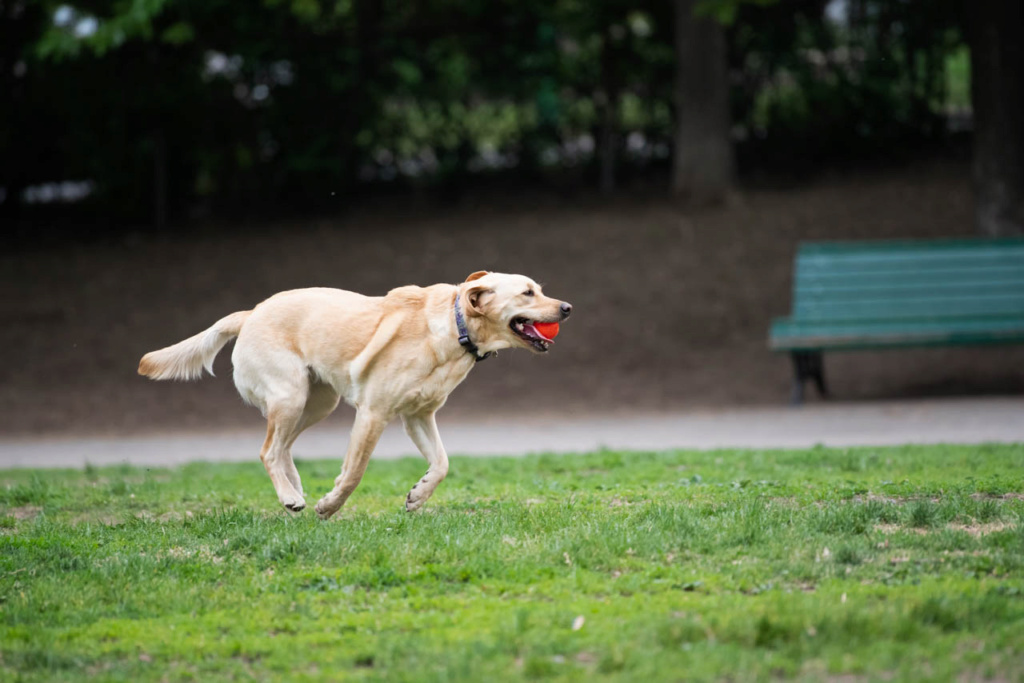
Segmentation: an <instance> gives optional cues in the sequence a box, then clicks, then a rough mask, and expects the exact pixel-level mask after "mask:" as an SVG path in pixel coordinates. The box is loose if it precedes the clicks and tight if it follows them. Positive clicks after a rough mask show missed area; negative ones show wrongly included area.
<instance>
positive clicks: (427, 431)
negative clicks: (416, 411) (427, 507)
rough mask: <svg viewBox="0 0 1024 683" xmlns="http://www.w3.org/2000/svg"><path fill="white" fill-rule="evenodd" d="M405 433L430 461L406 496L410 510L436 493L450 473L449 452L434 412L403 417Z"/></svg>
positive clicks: (416, 508)
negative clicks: (425, 471)
mask: <svg viewBox="0 0 1024 683" xmlns="http://www.w3.org/2000/svg"><path fill="white" fill-rule="evenodd" d="M402 422H403V423H404V424H405V433H406V434H408V435H409V438H411V439H412V442H413V443H414V444H416V448H418V449H419V451H420V453H422V454H423V457H424V458H426V459H427V462H429V463H430V467H429V468H427V473H426V474H424V475H423V478H422V479H420V480H419V481H418V482H417V483H416V485H415V486H413V487H412V490H411V491H409V495H408V496H406V497H405V509H406V510H408V511H409V512H412V511H413V510H418V509H419V508H420V506H422V505H423V504H424V503H425V502H427V499H428V498H430V496H431V495H432V494H433V493H434V489H436V488H437V486H438V484H440V483H441V482H442V481H444V478H445V476H447V475H448V454H447V453H445V451H444V444H442V443H441V435H440V434H439V433H438V431H437V421H436V420H435V419H434V413H426V414H421V415H405V416H403V417H402Z"/></svg>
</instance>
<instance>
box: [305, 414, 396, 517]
mask: <svg viewBox="0 0 1024 683" xmlns="http://www.w3.org/2000/svg"><path fill="white" fill-rule="evenodd" d="M387 424H388V418H387V417H385V416H384V415H382V414H380V413H377V412H374V411H373V410H370V409H369V408H365V407H364V408H359V409H358V410H357V411H356V421H355V424H354V425H353V426H352V434H351V436H349V441H348V451H347V452H346V453H345V462H344V463H343V464H342V466H341V474H339V475H338V477H337V478H336V479H335V480H334V488H333V489H331V490H330V491H329V492H328V493H327V494H326V495H324V497H323V498H321V499H320V501H319V502H318V503H317V504H316V508H315V509H316V514H318V515H319V516H320V519H330V517H331V515H333V514H334V513H335V512H337V511H338V510H340V509H341V506H342V505H344V504H345V501H346V500H348V497H349V496H350V495H352V492H353V491H355V490H356V487H357V486H359V482H360V481H362V479H363V473H364V472H365V471H366V464H367V463H368V462H369V461H370V456H371V455H373V449H374V448H375V447H376V446H377V441H379V440H380V435H381V433H382V432H383V431H384V427H386V426H387Z"/></svg>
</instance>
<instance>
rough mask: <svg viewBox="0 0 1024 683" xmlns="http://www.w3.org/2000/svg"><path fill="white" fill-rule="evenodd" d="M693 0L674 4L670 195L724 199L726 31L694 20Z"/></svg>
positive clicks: (728, 186)
mask: <svg viewBox="0 0 1024 683" xmlns="http://www.w3.org/2000/svg"><path fill="white" fill-rule="evenodd" d="M697 4H698V0H675V43H676V130H675V156H674V158H673V163H672V192H673V193H674V194H677V195H682V196H685V197H687V198H689V199H690V200H692V201H697V202H700V203H705V202H717V201H721V200H722V199H724V198H726V197H727V196H728V194H729V193H730V191H731V190H732V186H733V177H734V172H735V171H734V161H733V151H732V141H731V139H730V127H731V126H730V122H729V71H728V63H727V54H726V44H725V32H724V31H723V30H722V27H721V25H720V24H719V23H718V22H716V21H715V20H714V19H710V18H704V17H695V16H694V15H693V8H694V6H695V5H697Z"/></svg>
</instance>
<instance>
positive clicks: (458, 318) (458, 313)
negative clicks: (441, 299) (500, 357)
mask: <svg viewBox="0 0 1024 683" xmlns="http://www.w3.org/2000/svg"><path fill="white" fill-rule="evenodd" d="M455 327H456V328H457V329H458V331H459V345H460V346H461V347H462V348H464V349H466V350H467V351H469V352H470V353H471V354H473V357H474V358H476V362H477V363H479V362H480V361H482V360H487V359H488V358H490V357H491V356H495V355H497V354H495V353H494V352H493V351H488V352H487V353H485V354H484V355H482V356H481V355H480V349H478V348H477V346H476V344H474V343H473V340H472V339H470V338H469V330H468V329H467V328H466V320H465V318H463V317H462V309H461V308H459V293H458V292H455Z"/></svg>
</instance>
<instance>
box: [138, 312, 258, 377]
mask: <svg viewBox="0 0 1024 683" xmlns="http://www.w3.org/2000/svg"><path fill="white" fill-rule="evenodd" d="M251 313H252V311H239V312H237V313H232V314H231V315H229V316H226V317H224V318H221V319H220V320H218V321H217V322H215V323H214V324H213V327H211V328H210V329H208V330H205V331H203V332H200V333H199V334H197V335H195V336H194V337H189V338H188V339H186V340H185V341H182V342H178V343H177V344H175V345H174V346H168V347H167V348H166V349H160V350H159V351H152V352H150V353H147V354H146V355H145V356H143V357H142V360H141V361H139V374H140V375H145V376H146V377H149V378H150V379H184V380H189V379H199V378H200V377H202V376H203V368H206V370H207V372H209V373H210V374H211V375H212V374H213V359H214V358H215V357H216V356H217V353H218V352H219V351H220V350H221V349H222V348H224V345H225V344H227V343H228V342H229V341H231V340H232V339H234V338H235V337H237V336H238V333H239V332H240V331H241V329H242V325H243V324H244V323H245V321H246V319H248V317H249V315H250V314H251Z"/></svg>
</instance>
